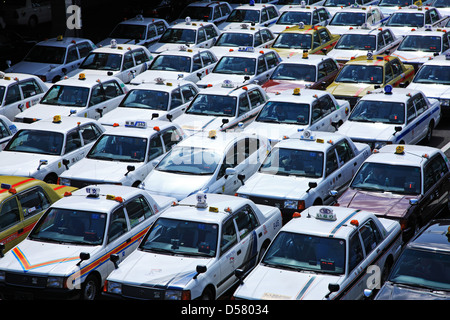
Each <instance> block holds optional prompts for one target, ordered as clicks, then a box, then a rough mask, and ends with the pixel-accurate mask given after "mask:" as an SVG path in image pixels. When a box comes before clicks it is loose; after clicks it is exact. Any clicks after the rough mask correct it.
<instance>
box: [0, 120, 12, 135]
mask: <svg viewBox="0 0 450 320" xmlns="http://www.w3.org/2000/svg"><path fill="white" fill-rule="evenodd" d="M10 135H11V134H10V132H9V130H8V126H7V125H6V123H5V122H4V121H3V120H2V119H0V138H5V137H8V136H10Z"/></svg>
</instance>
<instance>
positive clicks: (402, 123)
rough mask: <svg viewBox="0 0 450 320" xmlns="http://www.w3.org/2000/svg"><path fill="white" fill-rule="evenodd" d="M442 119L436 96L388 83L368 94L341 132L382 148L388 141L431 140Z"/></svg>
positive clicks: (415, 142)
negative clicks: (429, 96) (434, 97)
mask: <svg viewBox="0 0 450 320" xmlns="http://www.w3.org/2000/svg"><path fill="white" fill-rule="evenodd" d="M440 119H441V108H440V105H439V101H437V100H436V99H428V98H427V97H426V96H425V95H424V94H423V92H421V91H420V90H414V89H406V88H392V86H391V85H387V86H386V87H385V88H384V89H378V90H374V91H372V92H371V93H368V94H366V95H364V96H363V97H362V98H361V99H360V101H359V102H358V103H357V104H356V105H355V107H354V108H353V110H352V113H351V114H350V117H349V118H348V120H347V121H346V122H345V123H344V124H343V125H342V126H341V127H339V129H338V132H340V133H342V134H345V135H347V136H349V137H350V138H351V139H352V140H353V141H358V142H362V143H367V144H369V145H370V147H371V148H372V149H379V148H381V147H382V146H384V145H386V144H395V143H400V144H417V143H419V142H421V141H422V140H424V141H426V142H429V141H430V140H431V137H432V135H433V130H434V129H435V128H436V126H437V125H438V123H439V121H440Z"/></svg>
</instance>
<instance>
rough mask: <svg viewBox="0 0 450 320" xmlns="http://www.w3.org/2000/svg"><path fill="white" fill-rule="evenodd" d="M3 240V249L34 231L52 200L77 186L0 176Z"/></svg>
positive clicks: (0, 221) (0, 211) (7, 248)
mask: <svg viewBox="0 0 450 320" xmlns="http://www.w3.org/2000/svg"><path fill="white" fill-rule="evenodd" d="M0 183H1V185H0V243H2V244H3V245H4V247H5V249H4V250H3V252H6V251H8V250H9V249H11V248H13V247H14V246H16V245H17V244H18V243H19V242H21V241H22V240H23V239H25V237H26V236H27V235H28V233H29V232H30V231H31V229H32V228H33V226H34V225H35V223H36V222H37V221H38V220H39V218H40V216H41V215H42V213H43V212H44V210H45V209H47V208H48V207H49V206H50V205H51V204H52V203H54V202H56V201H57V200H59V199H61V198H62V197H63V196H64V194H65V193H66V192H71V191H74V190H76V188H74V187H67V186H61V185H56V184H47V183H45V182H43V181H42V180H37V179H34V178H30V177H19V176H0Z"/></svg>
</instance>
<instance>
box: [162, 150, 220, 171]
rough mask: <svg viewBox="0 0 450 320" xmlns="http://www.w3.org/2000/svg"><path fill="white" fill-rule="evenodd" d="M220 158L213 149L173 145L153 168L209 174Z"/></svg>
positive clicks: (214, 169) (214, 168)
mask: <svg viewBox="0 0 450 320" xmlns="http://www.w3.org/2000/svg"><path fill="white" fill-rule="evenodd" d="M221 160H222V155H221V154H218V153H217V152H216V151H215V150H211V149H205V148H194V147H174V148H173V149H172V150H171V151H170V152H169V153H168V154H167V156H166V157H164V158H163V159H162V160H161V161H160V162H159V164H158V165H157V166H156V168H155V169H156V170H159V171H164V172H172V173H181V174H195V175H211V174H213V173H214V172H215V171H216V168H217V165H218V164H219V162H220V161H221Z"/></svg>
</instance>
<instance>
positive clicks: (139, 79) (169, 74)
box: [130, 70, 198, 85]
mask: <svg viewBox="0 0 450 320" xmlns="http://www.w3.org/2000/svg"><path fill="white" fill-rule="evenodd" d="M179 75H183V77H184V78H185V77H187V76H189V75H190V73H187V72H181V71H163V70H147V71H144V72H143V73H141V74H139V75H138V76H136V77H135V78H134V79H133V80H131V81H130V84H132V85H133V84H135V85H139V84H142V83H144V82H149V81H150V82H151V81H154V80H155V79H156V78H162V79H164V80H177V79H178V76H179ZM197 79H198V78H197Z"/></svg>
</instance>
